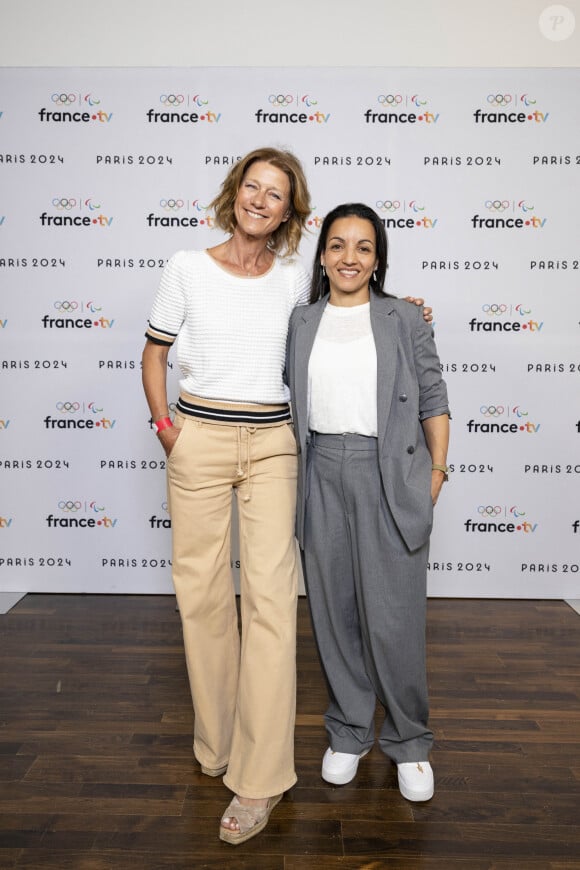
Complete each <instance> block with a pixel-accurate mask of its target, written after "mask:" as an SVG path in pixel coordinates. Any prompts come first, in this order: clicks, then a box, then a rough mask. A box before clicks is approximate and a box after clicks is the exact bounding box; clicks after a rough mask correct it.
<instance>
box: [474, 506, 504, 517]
mask: <svg viewBox="0 0 580 870" xmlns="http://www.w3.org/2000/svg"><path fill="white" fill-rule="evenodd" d="M477 513H478V514H481V516H484V517H498V516H499V515H500V514H501V508H500V507H499V505H491V504H488V505H480V506H479V507H478V508H477Z"/></svg>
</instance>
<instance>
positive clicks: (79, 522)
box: [46, 498, 119, 529]
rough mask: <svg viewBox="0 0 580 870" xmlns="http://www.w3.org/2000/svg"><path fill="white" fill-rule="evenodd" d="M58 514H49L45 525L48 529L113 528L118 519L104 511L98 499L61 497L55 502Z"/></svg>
mask: <svg viewBox="0 0 580 870" xmlns="http://www.w3.org/2000/svg"><path fill="white" fill-rule="evenodd" d="M57 510H58V511H59V512H60V515H58V516H55V514H52V513H51V514H49V515H48V516H47V517H46V525H47V526H48V528H49V529H114V528H115V526H116V525H117V523H118V522H119V520H117V519H115V518H113V517H111V516H109V515H108V513H107V512H106V508H105V506H104V505H102V504H100V503H99V502H98V501H94V500H93V501H84V500H83V499H76V498H62V499H60V500H59V501H58V503H57Z"/></svg>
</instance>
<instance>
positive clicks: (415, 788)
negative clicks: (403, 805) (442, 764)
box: [397, 761, 435, 801]
mask: <svg viewBox="0 0 580 870" xmlns="http://www.w3.org/2000/svg"><path fill="white" fill-rule="evenodd" d="M397 772H398V775H399V791H400V792H401V794H402V795H403V797H404V798H407V800H408V801H428V800H430V799H431V798H432V797H433V793H434V791H435V785H434V782H433V769H432V767H431V765H430V764H429V762H428V761H406V762H403V763H402V764H397Z"/></svg>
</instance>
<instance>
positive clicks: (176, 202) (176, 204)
mask: <svg viewBox="0 0 580 870" xmlns="http://www.w3.org/2000/svg"><path fill="white" fill-rule="evenodd" d="M159 205H160V206H161V208H164V209H165V211H179V209H180V208H183V206H184V205H185V203H184V201H183V200H182V199H160V200H159Z"/></svg>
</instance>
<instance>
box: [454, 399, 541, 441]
mask: <svg viewBox="0 0 580 870" xmlns="http://www.w3.org/2000/svg"><path fill="white" fill-rule="evenodd" d="M479 413H480V415H481V417H482V418H483V420H482V421H477V420H473V419H471V420H468V421H467V423H466V426H467V431H468V432H469V434H470V435H526V434H527V435H536V434H537V433H538V432H539V431H540V426H541V425H542V424H541V423H533V422H532V421H531V420H530V419H529V416H530V415H529V412H528V411H526V410H524V408H523V407H522V405H513V406H511V407H510V406H509V405H499V404H497V405H496V404H489V405H481V407H480V409H479Z"/></svg>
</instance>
